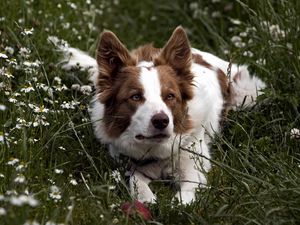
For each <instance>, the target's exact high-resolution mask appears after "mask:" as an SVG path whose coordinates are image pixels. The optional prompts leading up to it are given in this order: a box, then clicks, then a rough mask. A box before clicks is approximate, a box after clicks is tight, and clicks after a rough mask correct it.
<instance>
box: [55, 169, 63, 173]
mask: <svg viewBox="0 0 300 225" xmlns="http://www.w3.org/2000/svg"><path fill="white" fill-rule="evenodd" d="M54 172H55V173H56V174H62V173H63V172H64V171H63V170H62V169H55V170H54Z"/></svg>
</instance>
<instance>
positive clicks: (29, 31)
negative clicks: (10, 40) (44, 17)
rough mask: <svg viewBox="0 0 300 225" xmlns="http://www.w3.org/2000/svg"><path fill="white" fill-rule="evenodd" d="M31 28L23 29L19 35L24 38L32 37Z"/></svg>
mask: <svg viewBox="0 0 300 225" xmlns="http://www.w3.org/2000/svg"><path fill="white" fill-rule="evenodd" d="M33 30H34V29H33V28H31V29H26V28H25V29H24V30H23V31H22V32H21V34H22V35H24V36H29V35H32V34H33Z"/></svg>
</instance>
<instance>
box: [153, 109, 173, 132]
mask: <svg viewBox="0 0 300 225" xmlns="http://www.w3.org/2000/svg"><path fill="white" fill-rule="evenodd" d="M151 122H152V125H153V126H154V127H155V128H156V129H159V130H163V129H165V128H166V127H167V126H168V124H169V117H168V115H167V114H165V113H164V112H160V113H157V114H155V115H154V116H153V117H152V118H151Z"/></svg>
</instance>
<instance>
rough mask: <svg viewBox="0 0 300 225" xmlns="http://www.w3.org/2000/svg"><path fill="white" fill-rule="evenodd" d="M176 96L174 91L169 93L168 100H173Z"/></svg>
mask: <svg viewBox="0 0 300 225" xmlns="http://www.w3.org/2000/svg"><path fill="white" fill-rule="evenodd" d="M174 98H175V95H174V94H173V93H169V94H168V95H167V100H173V99H174Z"/></svg>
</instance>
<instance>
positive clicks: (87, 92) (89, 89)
mask: <svg viewBox="0 0 300 225" xmlns="http://www.w3.org/2000/svg"><path fill="white" fill-rule="evenodd" d="M80 91H81V92H82V93H83V94H85V95H90V94H91V92H92V87H91V86H89V85H82V86H81V87H80Z"/></svg>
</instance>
